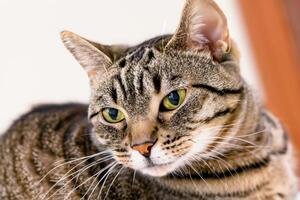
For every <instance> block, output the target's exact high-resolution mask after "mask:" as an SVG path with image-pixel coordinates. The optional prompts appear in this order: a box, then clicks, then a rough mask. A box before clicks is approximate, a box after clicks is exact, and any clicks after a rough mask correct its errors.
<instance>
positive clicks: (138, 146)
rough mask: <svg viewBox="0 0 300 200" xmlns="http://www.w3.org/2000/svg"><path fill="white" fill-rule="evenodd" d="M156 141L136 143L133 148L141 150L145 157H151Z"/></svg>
mask: <svg viewBox="0 0 300 200" xmlns="http://www.w3.org/2000/svg"><path fill="white" fill-rule="evenodd" d="M153 145H154V143H153V142H146V143H143V144H135V145H132V146H131V148H132V149H134V150H136V151H138V152H140V154H142V155H143V156H145V157H149V156H150V153H151V148H152V147H153Z"/></svg>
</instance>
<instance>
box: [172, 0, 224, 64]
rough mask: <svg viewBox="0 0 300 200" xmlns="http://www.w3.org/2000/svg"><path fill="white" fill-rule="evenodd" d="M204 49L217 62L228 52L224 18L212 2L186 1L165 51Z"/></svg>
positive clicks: (204, 0)
mask: <svg viewBox="0 0 300 200" xmlns="http://www.w3.org/2000/svg"><path fill="white" fill-rule="evenodd" d="M205 47H209V48H210V51H211V53H212V55H213V56H214V57H215V58H216V59H217V60H218V59H220V57H222V55H223V54H224V53H226V52H228V51H229V50H230V38H229V32H228V27H227V20H226V17H225V15H224V13H223V12H222V11H221V9H220V8H219V7H218V5H217V4H216V3H215V2H214V1H213V0H187V2H186V4H185V7H184V10H183V13H182V16H181V20H180V24H179V27H178V28H177V31H176V32H175V34H174V36H173V38H172V39H171V40H170V42H169V43H168V44H167V46H166V49H167V48H173V49H179V50H186V49H196V50H197V49H200V50H201V49H203V48H205Z"/></svg>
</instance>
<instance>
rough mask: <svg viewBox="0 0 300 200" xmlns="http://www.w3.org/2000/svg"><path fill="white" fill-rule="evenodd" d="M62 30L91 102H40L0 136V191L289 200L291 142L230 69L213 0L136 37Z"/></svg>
mask: <svg viewBox="0 0 300 200" xmlns="http://www.w3.org/2000/svg"><path fill="white" fill-rule="evenodd" d="M61 38H62V41H63V43H64V44H65V46H66V47H67V49H68V50H70V52H71V53H72V54H73V55H74V57H75V58H76V59H77V60H78V61H79V63H80V64H81V65H82V66H83V68H84V69H85V70H86V72H87V74H88V77H89V79H90V86H91V97H90V104H89V106H87V105H82V104H64V105H41V106H38V107H35V108H34V109H33V110H32V111H31V112H29V113H27V114H25V115H23V116H22V117H21V118H20V119H19V120H17V121H16V122H15V123H14V124H13V125H12V126H11V128H10V129H9V130H8V131H7V132H6V133H5V134H4V135H2V137H1V142H0V156H1V159H0V199H3V200H6V199H18V200H22V199H26V200H27V199H33V200H49V199H55V200H62V199H72V200H73V199H74V200H76V199H78V200H79V199H91V200H93V199H94V200H95V199H114V200H118V199H120V200H121V199H122V200H129V199H130V200H131V199H139V200H140V199H153V200H154V199H162V200H179V199H188V200H192V199H197V200H199V199H204V200H212V199H225V200H226V199H230V200H236V199H242V200H249V199H268V200H270V199H276V200H277V199H294V198H295V193H296V190H297V181H296V176H295V173H294V169H293V168H294V167H293V166H294V164H293V163H294V159H293V157H292V154H293V151H292V147H291V144H290V143H289V140H288V137H287V135H286V133H285V131H284V130H283V128H282V126H281V125H280V123H279V122H278V120H277V119H276V118H274V117H273V116H272V115H271V114H270V113H269V112H268V111H266V110H264V108H263V107H262V106H261V105H259V104H258V103H257V102H256V99H255V98H254V96H253V93H252V91H251V90H250V89H249V87H248V86H247V84H246V83H245V82H244V81H243V79H242V78H241V76H240V73H239V54H238V52H237V50H236V47H235V45H234V43H233V42H232V40H231V39H230V37H229V32H228V28H227V22H226V18H225V16H224V14H223V13H222V11H221V10H220V8H219V7H218V6H217V5H216V4H215V3H214V2H213V1H212V0H187V2H186V4H185V7H184V10H183V14H182V18H181V21H180V24H179V27H178V29H177V30H176V32H175V33H174V34H173V35H163V36H159V37H155V38H153V39H150V40H148V41H145V42H143V43H142V44H139V45H137V46H133V47H130V46H124V45H112V46H109V45H102V44H98V43H95V42H92V41H89V40H87V39H84V38H82V37H80V36H78V35H76V34H74V33H71V32H68V31H64V32H62V33H61Z"/></svg>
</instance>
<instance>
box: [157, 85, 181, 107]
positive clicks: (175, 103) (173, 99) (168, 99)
mask: <svg viewBox="0 0 300 200" xmlns="http://www.w3.org/2000/svg"><path fill="white" fill-rule="evenodd" d="M185 95H186V90H185V89H178V90H174V91H172V92H170V93H169V94H168V95H167V96H165V97H164V98H163V100H162V103H161V105H160V110H161V111H170V110H175V109H176V108H178V107H179V106H180V105H181V104H182V103H183V101H184V99H185Z"/></svg>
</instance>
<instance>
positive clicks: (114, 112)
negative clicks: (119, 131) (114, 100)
mask: <svg viewBox="0 0 300 200" xmlns="http://www.w3.org/2000/svg"><path fill="white" fill-rule="evenodd" d="M118 112H119V111H118V110H117V109H114V108H109V110H108V114H109V116H110V117H111V118H112V119H113V120H116V119H117V117H118Z"/></svg>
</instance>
